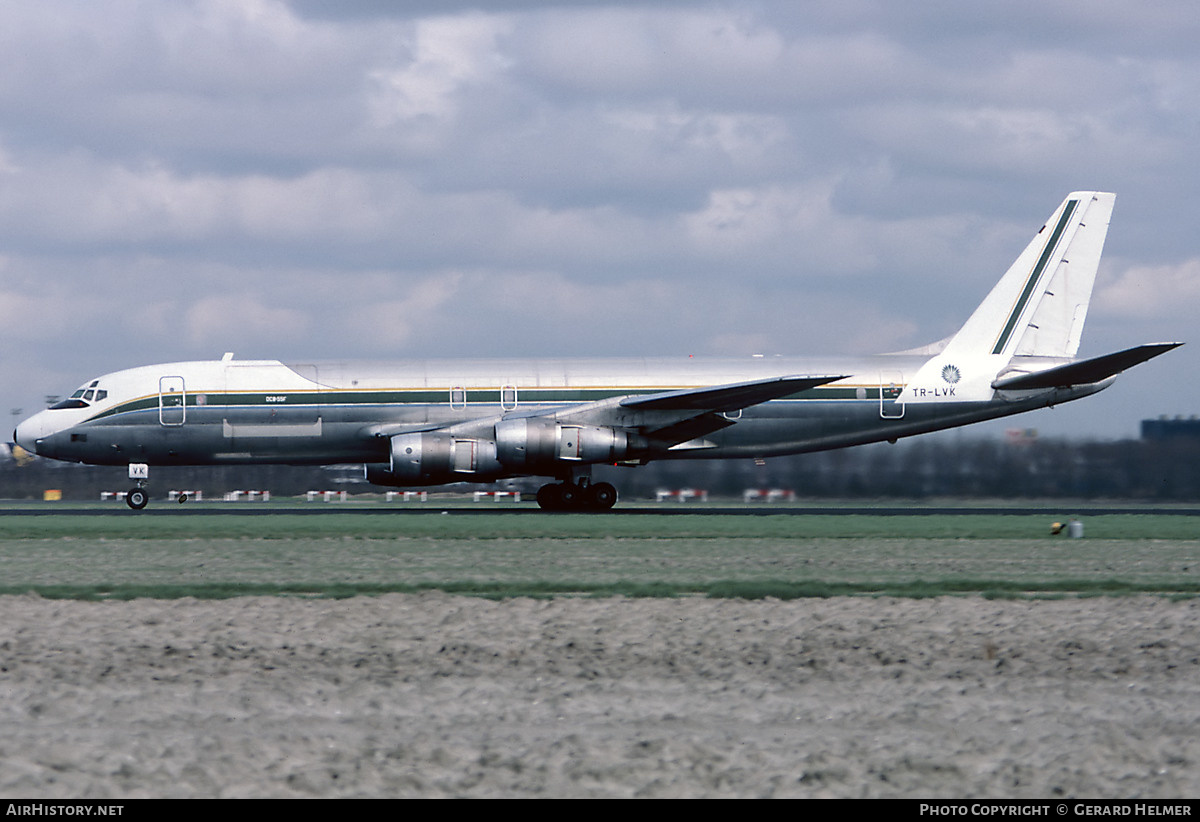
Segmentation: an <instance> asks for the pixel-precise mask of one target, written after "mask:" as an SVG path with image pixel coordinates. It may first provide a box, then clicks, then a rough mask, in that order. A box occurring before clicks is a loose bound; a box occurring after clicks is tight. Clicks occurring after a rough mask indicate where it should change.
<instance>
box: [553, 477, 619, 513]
mask: <svg viewBox="0 0 1200 822" xmlns="http://www.w3.org/2000/svg"><path fill="white" fill-rule="evenodd" d="M537 502H538V506H539V507H541V508H542V509H543V510H546V511H607V510H608V509H609V508H612V507H613V505H615V504H616V502H617V489H616V488H615V487H614V486H613V485H611V484H610V483H607V482H588V481H587V480H580V481H579V482H552V483H550V484H549V485H543V486H542V487H541V488H539V489H538V493H537Z"/></svg>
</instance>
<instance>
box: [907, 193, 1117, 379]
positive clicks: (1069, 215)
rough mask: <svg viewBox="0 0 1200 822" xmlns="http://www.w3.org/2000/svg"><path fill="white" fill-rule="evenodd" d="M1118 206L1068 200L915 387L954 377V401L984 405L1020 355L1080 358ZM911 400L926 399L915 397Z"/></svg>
mask: <svg viewBox="0 0 1200 822" xmlns="http://www.w3.org/2000/svg"><path fill="white" fill-rule="evenodd" d="M1115 201H1116V195H1114V194H1107V193H1104V192H1098V191H1076V192H1073V193H1072V194H1069V195H1068V196H1067V198H1066V199H1065V200H1063V202H1062V205H1060V206H1059V207H1058V208H1057V209H1056V210H1055V211H1054V213H1053V214H1052V215H1051V216H1050V219H1049V220H1048V221H1047V222H1046V224H1045V225H1044V226H1042V228H1041V230H1040V231H1038V233H1037V235H1036V236H1035V237H1034V238H1033V241H1032V242H1030V243H1029V245H1028V246H1027V247H1026V248H1025V250H1024V251H1023V252H1021V255H1020V256H1019V257H1017V259H1016V262H1014V263H1013V264H1012V266H1011V267H1010V268H1009V269H1008V271H1007V272H1006V273H1005V275H1004V276H1003V277H1002V278H1001V279H1000V282H998V283H997V284H996V286H995V288H993V289H992V291H991V293H990V294H988V295H987V297H986V298H985V299H984V301H983V302H982V303H980V305H979V307H978V308H977V309H975V313H973V314H972V315H971V317H970V319H968V320H967V322H966V324H964V325H963V327H962V328H960V329H959V331H958V333H956V334H955V335H954V336H953V337H951V338H950V339H949V341H948V342H947V343H946V347H945V349H944V350H942V351H941V352H940V353H939V354H938V355H937V356H935V357H933V358H932V359H930V360H929V361H928V362H927V363H926V364H925V365H924V366H923V367H922V368H921V369H920V371H919V372H918V373H917V375H916V376H915V378H914V380H913V382H912V385H913V386H914V388H915V387H916V386H918V385H921V384H922V383H930V384H936V383H937V382H939V381H941V380H942V379H943V377H942V375H943V374H952V375H956V376H955V379H956V380H957V379H959V378H962V379H963V384H962V385H960V386H958V387H957V388H958V390H956V391H955V392H954V393H955V396H956V397H960V398H962V399H981V398H983V397H984V396H990V394H991V383H992V380H994V379H995V377H996V375H997V374H998V373H999V372H1000V370H1001V369H1003V368H1004V367H1005V365H1007V364H1008V361H1009V360H1010V359H1011V358H1012V357H1013V356H1015V355H1018V354H1020V355H1033V356H1044V357H1074V356H1075V354H1076V353H1077V352H1078V351H1079V340H1080V337H1081V335H1082V334H1083V323H1084V320H1085V319H1086V318H1087V310H1088V303H1089V302H1090V301H1091V297H1092V286H1093V285H1094V284H1095V282H1096V269H1097V267H1098V266H1099V264H1100V254H1101V252H1102V251H1103V249H1104V238H1105V236H1106V235H1107V233H1108V223H1109V219H1110V218H1111V216H1112V209H1113V204H1114V202H1115ZM948 366H952V367H951V368H950V369H949V370H946V369H947V367H948ZM959 375H961V377H960V376H959ZM910 399H912V400H913V401H919V400H920V396H919V395H918V394H916V392H915V390H914V392H912V396H911V397H910Z"/></svg>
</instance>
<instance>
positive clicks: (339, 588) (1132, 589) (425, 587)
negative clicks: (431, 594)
mask: <svg viewBox="0 0 1200 822" xmlns="http://www.w3.org/2000/svg"><path fill="white" fill-rule="evenodd" d="M426 591H442V592H444V593H447V594H456V595H460V596H474V597H483V598H488V599H513V598H517V597H531V598H550V597H560V596H586V597H612V596H624V597H631V598H638V597H684V596H703V597H708V598H713V599H745V600H760V599H768V598H770V599H778V600H794V599H812V598H817V599H820V598H828V597H840V596H891V597H901V598H907V599H925V598H930V597H940V596H967V595H976V596H983V597H987V598H998V599H1034V598H1044V597H1047V596H1076V597H1090V596H1132V595H1168V596H1172V597H1176V598H1179V597H1185V598H1186V597H1195V596H1198V595H1200V583H1192V582H1180V583H1178V584H1171V585H1153V584H1139V583H1130V582H1123V581H1121V580H1116V579H1106V580H1053V581H1047V582H1030V581H1022V582H1013V581H1008V580H998V579H948V580H940V581H937V582H925V581H914V582H890V583H879V584H876V583H868V582H857V583H856V582H823V581H818V580H812V581H803V582H770V581H740V580H723V581H715V582H709V583H702V584H672V583H665V582H664V583H656V582H615V583H608V584H602V585H595V584H585V583H576V584H570V583H562V582H537V581H531V582H511V581H510V582H484V581H472V580H465V581H461V582H436V583H434V582H431V583H415V584H407V583H402V584H396V583H388V584H374V583H334V584H327V583H313V584H295V583H293V584H285V585H271V584H260V583H209V584H192V585H168V584H159V585H136V584H134V585H22V586H0V596H21V595H25V596H30V595H32V596H39V597H43V598H46V599H71V600H85V601H105V600H116V601H128V600H133V599H183V598H188V597H190V598H194V599H209V600H211V599H230V598H233V597H246V596H294V597H306V598H314V599H345V598H349V597H355V596H378V595H381V594H389V593H421V592H426Z"/></svg>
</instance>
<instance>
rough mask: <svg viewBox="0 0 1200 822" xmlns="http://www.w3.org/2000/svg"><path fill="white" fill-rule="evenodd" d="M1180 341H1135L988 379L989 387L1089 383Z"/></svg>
mask: <svg viewBox="0 0 1200 822" xmlns="http://www.w3.org/2000/svg"><path fill="white" fill-rule="evenodd" d="M1181 345H1183V343H1176V342H1173V343H1151V344H1149V345H1139V346H1135V347H1133V348H1127V349H1125V350H1124V351H1118V352H1116V353H1115V354H1105V355H1104V356H1103V357H1092V358H1091V359H1088V360H1080V361H1079V362H1073V363H1067V364H1066V365H1059V366H1056V367H1054V368H1047V369H1046V370H1045V371H1034V372H1033V373H1030V374H1013V375H1011V376H1007V377H1001V378H1000V379H998V380H996V381H995V382H993V383H992V388H995V389H998V390H1001V391H1019V390H1023V389H1033V388H1066V387H1067V386H1071V385H1089V384H1091V383H1096V382H1100V381H1101V380H1105V379H1108V378H1109V377H1111V376H1113V375H1114V374H1119V373H1120V372H1122V371H1124V370H1125V369H1127V368H1132V367H1133V366H1135V365H1138V364H1139V363H1143V362H1145V361H1146V360H1149V359H1151V358H1153V357H1157V356H1158V355H1159V354H1165V353H1167V352H1168V351H1170V350H1171V349H1172V348H1178V347H1179V346H1181Z"/></svg>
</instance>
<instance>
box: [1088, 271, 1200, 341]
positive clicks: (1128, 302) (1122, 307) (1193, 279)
mask: <svg viewBox="0 0 1200 822" xmlns="http://www.w3.org/2000/svg"><path fill="white" fill-rule="evenodd" d="M1100 280H1101V281H1100V283H1099V284H1098V286H1097V289H1096V295H1095V299H1094V305H1095V308H1096V310H1098V311H1100V312H1103V313H1105V314H1107V315H1109V316H1111V317H1117V318H1121V319H1127V320H1128V319H1132V320H1159V321H1165V320H1169V319H1171V318H1175V319H1187V320H1193V319H1194V318H1195V317H1196V316H1198V315H1200V258H1198V257H1193V258H1191V259H1188V260H1183V261H1182V262H1179V263H1175V264H1169V265H1151V266H1147V265H1131V266H1128V267H1127V268H1125V270H1123V271H1121V272H1120V273H1119V274H1117V275H1116V276H1115V277H1113V278H1111V279H1107V278H1103V277H1101V278H1100ZM1190 324H1191V323H1190V322H1189V323H1188V325H1190ZM1184 328H1185V326H1184V325H1182V324H1181V325H1179V327H1178V330H1180V331H1182V330H1183V329H1184Z"/></svg>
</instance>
